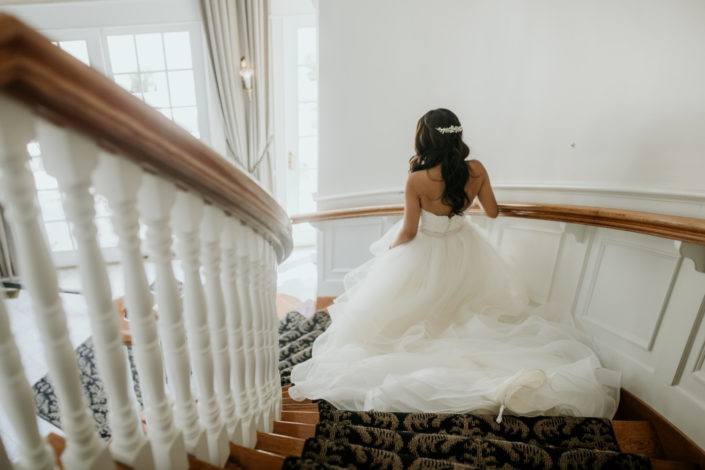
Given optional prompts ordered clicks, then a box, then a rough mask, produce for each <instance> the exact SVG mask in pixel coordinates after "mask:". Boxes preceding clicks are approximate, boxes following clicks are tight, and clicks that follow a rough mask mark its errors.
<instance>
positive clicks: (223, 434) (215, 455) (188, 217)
mask: <svg viewBox="0 0 705 470" xmlns="http://www.w3.org/2000/svg"><path fill="white" fill-rule="evenodd" d="M203 205H204V203H203V201H201V200H200V199H198V198H196V197H195V196H192V195H191V194H188V193H185V192H183V191H177V193H176V204H175V205H174V209H173V213H172V217H173V220H174V231H175V232H176V251H177V255H178V257H179V258H180V259H181V265H182V267H183V270H184V317H185V318H186V326H187V328H188V332H189V334H188V343H189V348H190V349H191V358H192V361H193V362H192V363H193V373H194V375H195V376H196V379H197V383H198V391H199V397H198V409H199V412H200V415H201V421H202V422H203V424H204V425H205V427H206V433H207V435H208V449H209V453H210V458H209V459H208V461H209V462H210V463H212V464H213V465H219V466H223V465H224V464H225V462H226V461H227V460H228V457H229V456H230V446H229V445H228V434H227V429H226V427H225V425H224V424H223V421H222V420H221V419H220V407H219V406H218V402H217V399H216V394H215V390H214V370H213V352H212V350H211V342H210V337H209V336H210V335H209V330H208V318H207V314H206V301H205V296H204V293H203V284H202V283H201V275H200V272H199V270H200V259H199V251H200V247H199V224H200V222H201V218H202V216H203Z"/></svg>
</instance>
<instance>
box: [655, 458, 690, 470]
mask: <svg viewBox="0 0 705 470" xmlns="http://www.w3.org/2000/svg"><path fill="white" fill-rule="evenodd" d="M650 460H651V470H699V469H700V466H699V465H698V464H696V463H692V462H677V461H675V460H662V459H650Z"/></svg>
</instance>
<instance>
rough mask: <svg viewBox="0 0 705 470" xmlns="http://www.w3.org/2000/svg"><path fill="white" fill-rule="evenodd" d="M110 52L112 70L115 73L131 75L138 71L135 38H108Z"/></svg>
mask: <svg viewBox="0 0 705 470" xmlns="http://www.w3.org/2000/svg"><path fill="white" fill-rule="evenodd" d="M108 52H109V55H110V68H111V69H112V72H113V73H129V72H136V71H137V57H136V56H135V42H134V36H132V35H131V34H128V35H125V36H108Z"/></svg>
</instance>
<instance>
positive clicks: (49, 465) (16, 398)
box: [0, 292, 59, 470]
mask: <svg viewBox="0 0 705 470" xmlns="http://www.w3.org/2000/svg"><path fill="white" fill-rule="evenodd" d="M4 297H5V295H4V294H3V293H2V292H0V402H2V405H3V407H4V408H5V413H6V414H7V417H8V419H9V420H10V422H11V423H12V428H13V429H14V430H15V433H16V434H17V439H18V440H19V442H20V460H19V462H18V464H19V465H18V466H19V467H21V468H26V469H30V468H31V469H37V470H54V469H58V468H59V467H58V466H56V465H55V463H56V459H55V457H54V452H53V451H52V449H51V447H50V446H49V444H48V443H47V442H46V441H45V440H44V439H43V438H42V436H41V435H40V434H39V428H38V427H37V416H36V409H35V405H34V394H33V393H32V388H31V387H30V385H29V382H27V378H26V377H25V375H24V367H22V360H21V359H20V352H19V350H18V349H17V344H15V340H14V338H13V337H12V331H11V330H10V320H9V318H8V317H7V311H6V310H5V300H4ZM0 444H1V443H0ZM3 457H4V460H3ZM0 468H8V469H9V468H12V467H11V466H10V464H9V459H7V455H5V452H4V448H3V449H2V455H0Z"/></svg>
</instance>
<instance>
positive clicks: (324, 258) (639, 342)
mask: <svg viewBox="0 0 705 470" xmlns="http://www.w3.org/2000/svg"><path fill="white" fill-rule="evenodd" d="M318 13H319V43H320V46H319V47H320V81H319V83H320V90H319V92H320V96H319V103H320V105H319V106H320V113H319V119H320V129H319V135H320V146H319V149H320V162H319V168H320V181H319V189H320V191H319V199H318V206H319V209H333V208H341V207H354V206H360V205H371V204H372V205H373V204H383V203H390V202H394V203H400V202H402V188H403V186H404V180H405V178H406V171H407V160H408V158H409V156H410V155H411V154H412V152H413V142H412V139H413V132H414V129H415V125H416V121H417V119H418V118H419V116H420V115H422V114H423V113H424V112H426V111H427V110H428V109H430V108H434V107H441V106H443V107H448V108H451V109H453V110H455V111H456V112H457V114H458V115H459V117H460V119H461V122H462V123H463V125H464V127H465V129H466V132H465V137H466V141H467V142H468V143H469V144H470V146H471V149H472V155H473V156H474V157H475V158H478V159H480V160H482V161H483V162H484V163H485V165H486V166H487V168H488V170H489V172H490V175H491V176H492V180H493V183H494V186H495V189H496V192H497V197H498V199H499V200H503V201H512V200H517V201H529V202H556V203H564V204H581V205H595V206H602V207H617V208H624V209H633V210H642V211H648V212H657V213H664V214H674V215H685V216H691V217H700V218H705V54H703V53H702V46H703V44H705V3H704V2H702V1H700V0H674V1H670V2H663V1H661V0H619V1H608V0H597V1H593V2H583V1H578V0H536V1H534V0H532V1H531V2H526V1H522V0H473V1H467V0H438V1H433V2H430V1H428V0H384V1H376V0H357V1H355V2H344V1H324V2H320V3H319V8H318ZM474 219H475V221H476V223H477V224H478V225H480V226H481V227H483V228H484V229H485V231H486V233H487V235H488V237H490V238H491V239H492V240H493V241H494V242H495V243H496V244H497V245H498V247H499V249H500V250H501V251H502V252H503V253H504V254H505V256H507V257H508V258H509V259H511V260H512V261H513V262H514V264H515V266H516V268H517V270H518V271H519V273H520V275H522V276H524V277H525V279H526V282H527V285H528V287H529V291H530V293H531V296H532V298H533V299H534V300H535V301H536V302H537V303H544V302H549V303H551V304H552V305H553V310H552V311H553V312H555V314H556V315H558V316H560V317H561V318H562V319H563V320H565V321H571V322H574V323H575V324H576V325H577V326H579V327H580V328H581V329H582V330H583V331H585V333H586V334H587V335H588V336H589V337H590V338H591V339H592V342H593V344H594V345H595V348H596V351H597V352H598V355H599V356H600V359H601V360H602V361H603V363H604V364H605V365H606V366H608V367H610V368H613V369H616V370H620V371H621V372H622V377H623V385H624V387H625V388H627V389H628V390H630V391H631V392H633V393H635V394H636V395H638V396H639V397H640V398H642V399H644V400H645V401H646V402H647V403H648V404H649V405H651V406H652V407H653V408H655V409H656V410H657V411H659V412H660V413H661V414H663V415H664V416H666V417H667V418H668V419H670V420H671V421H672V422H673V423H674V424H675V425H676V426H677V427H679V428H680V429H681V430H683V431H684V432H685V433H686V434H688V435H689V436H690V437H691V438H692V439H693V440H694V441H695V442H697V443H698V445H700V446H701V447H703V448H705V426H703V424H702V423H705V398H703V397H705V321H704V320H705V273H703V269H704V268H703V266H705V246H701V245H687V244H686V245H681V244H680V243H677V242H676V243H674V242H673V241H671V240H666V239H661V238H657V237H649V236H645V235H637V234H632V233H627V232H619V231H615V230H609V229H598V228H592V227H585V226H580V225H575V224H562V223H556V222H547V221H537V220H525V219H514V220H513V219H510V218H499V219H497V220H496V221H492V220H486V218H484V217H477V218H474ZM394 221H395V218H389V217H373V218H365V219H350V220H338V221H331V222H324V223H319V224H317V226H318V228H319V238H318V283H319V284H318V285H319V295H323V296H328V295H338V294H340V293H341V292H342V289H343V277H344V275H345V274H346V273H347V272H348V271H349V270H350V269H352V268H354V267H355V266H357V265H359V264H361V263H362V262H363V261H365V260H366V259H368V258H369V257H370V253H369V251H368V245H369V243H370V242H371V241H372V240H374V239H375V238H377V237H379V236H380V235H381V234H382V232H383V231H384V230H386V229H387V228H389V227H390V226H391V224H392V223H393V222H394ZM691 258H695V259H697V260H699V261H698V264H697V265H696V264H695V263H694V262H693V259H691Z"/></svg>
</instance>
